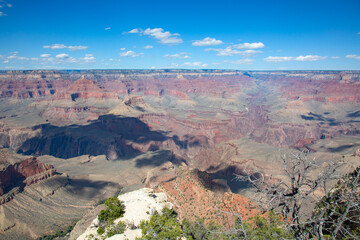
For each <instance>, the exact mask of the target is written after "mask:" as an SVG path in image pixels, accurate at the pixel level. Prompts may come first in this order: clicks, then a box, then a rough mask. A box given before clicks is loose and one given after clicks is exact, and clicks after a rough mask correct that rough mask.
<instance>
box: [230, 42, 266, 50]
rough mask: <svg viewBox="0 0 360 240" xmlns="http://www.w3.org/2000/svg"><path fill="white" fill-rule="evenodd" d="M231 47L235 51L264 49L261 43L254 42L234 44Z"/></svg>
mask: <svg viewBox="0 0 360 240" xmlns="http://www.w3.org/2000/svg"><path fill="white" fill-rule="evenodd" d="M232 47H233V48H236V49H258V48H263V47H265V45H264V44H263V43H262V42H254V43H240V44H235V45H233V46H232Z"/></svg>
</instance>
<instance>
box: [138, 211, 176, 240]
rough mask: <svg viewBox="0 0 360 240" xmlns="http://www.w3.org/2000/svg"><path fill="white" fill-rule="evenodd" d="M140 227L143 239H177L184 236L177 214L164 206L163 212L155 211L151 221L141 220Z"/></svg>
mask: <svg viewBox="0 0 360 240" xmlns="http://www.w3.org/2000/svg"><path fill="white" fill-rule="evenodd" d="M140 228H141V230H142V237H141V238H140V239H142V240H150V239H151V240H152V239H154V240H165V239H167V240H176V239H179V238H180V237H181V236H182V230H181V225H180V223H179V221H178V220H177V214H176V213H175V212H174V210H172V209H169V208H164V209H163V210H162V214H159V213H158V212H157V211H155V213H154V214H153V215H152V216H151V218H150V220H149V221H145V222H144V221H143V222H141V224H140Z"/></svg>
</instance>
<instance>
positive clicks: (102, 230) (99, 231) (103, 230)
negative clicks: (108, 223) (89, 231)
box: [97, 226, 105, 235]
mask: <svg viewBox="0 0 360 240" xmlns="http://www.w3.org/2000/svg"><path fill="white" fill-rule="evenodd" d="M104 232H105V228H104V227H102V226H100V227H98V229H97V233H98V234H99V235H102V234H103V233H104Z"/></svg>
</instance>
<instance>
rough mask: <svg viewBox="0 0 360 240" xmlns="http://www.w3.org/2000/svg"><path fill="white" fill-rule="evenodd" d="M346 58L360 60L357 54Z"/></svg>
mask: <svg viewBox="0 0 360 240" xmlns="http://www.w3.org/2000/svg"><path fill="white" fill-rule="evenodd" d="M346 58H352V59H356V60H360V56H359V55H356V54H351V55H346Z"/></svg>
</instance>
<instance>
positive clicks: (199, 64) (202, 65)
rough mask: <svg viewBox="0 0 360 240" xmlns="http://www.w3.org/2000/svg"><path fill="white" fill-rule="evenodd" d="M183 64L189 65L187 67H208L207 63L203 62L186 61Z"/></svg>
mask: <svg viewBox="0 0 360 240" xmlns="http://www.w3.org/2000/svg"><path fill="white" fill-rule="evenodd" d="M183 66H187V67H207V64H206V63H202V62H186V63H184V64H183Z"/></svg>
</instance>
